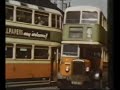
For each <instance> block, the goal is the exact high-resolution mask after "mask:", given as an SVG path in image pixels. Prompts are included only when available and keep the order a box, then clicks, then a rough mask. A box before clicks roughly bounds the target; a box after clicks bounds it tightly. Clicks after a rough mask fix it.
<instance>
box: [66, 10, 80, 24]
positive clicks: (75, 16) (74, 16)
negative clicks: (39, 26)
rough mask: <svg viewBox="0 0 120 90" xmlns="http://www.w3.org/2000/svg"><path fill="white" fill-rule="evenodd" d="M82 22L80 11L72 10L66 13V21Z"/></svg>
mask: <svg viewBox="0 0 120 90" xmlns="http://www.w3.org/2000/svg"><path fill="white" fill-rule="evenodd" d="M79 22H80V11H70V12H67V14H66V23H74V24H78V23H79Z"/></svg>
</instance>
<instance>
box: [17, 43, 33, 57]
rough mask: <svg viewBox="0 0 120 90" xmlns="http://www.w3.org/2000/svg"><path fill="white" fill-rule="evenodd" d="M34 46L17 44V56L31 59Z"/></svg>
mask: <svg viewBox="0 0 120 90" xmlns="http://www.w3.org/2000/svg"><path fill="white" fill-rule="evenodd" d="M31 49H32V46H29V45H16V58H17V59H31Z"/></svg>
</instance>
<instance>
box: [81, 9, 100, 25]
mask: <svg viewBox="0 0 120 90" xmlns="http://www.w3.org/2000/svg"><path fill="white" fill-rule="evenodd" d="M97 18H98V14H97V12H96V11H83V12H82V23H97V20H98V19H97Z"/></svg>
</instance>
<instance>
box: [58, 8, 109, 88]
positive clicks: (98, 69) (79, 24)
mask: <svg viewBox="0 0 120 90" xmlns="http://www.w3.org/2000/svg"><path fill="white" fill-rule="evenodd" d="M106 46H107V21H106V18H105V16H104V14H103V13H102V11H101V10H100V9H99V8H96V7H93V6H75V7H69V8H67V9H66V10H65V15H64V25H63V33H62V42H61V59H60V64H59V73H58V84H57V85H58V87H60V88H66V87H69V86H78V87H79V86H80V87H84V86H85V87H86V88H87V87H89V88H103V87H105V86H106V84H107V66H108V65H107V63H108V52H107V47H106ZM85 87H84V88H85Z"/></svg>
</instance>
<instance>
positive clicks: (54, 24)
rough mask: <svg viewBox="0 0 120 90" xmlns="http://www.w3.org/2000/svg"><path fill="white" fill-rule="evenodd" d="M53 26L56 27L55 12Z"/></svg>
mask: <svg viewBox="0 0 120 90" xmlns="http://www.w3.org/2000/svg"><path fill="white" fill-rule="evenodd" d="M52 27H56V20H55V15H54V14H52Z"/></svg>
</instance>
